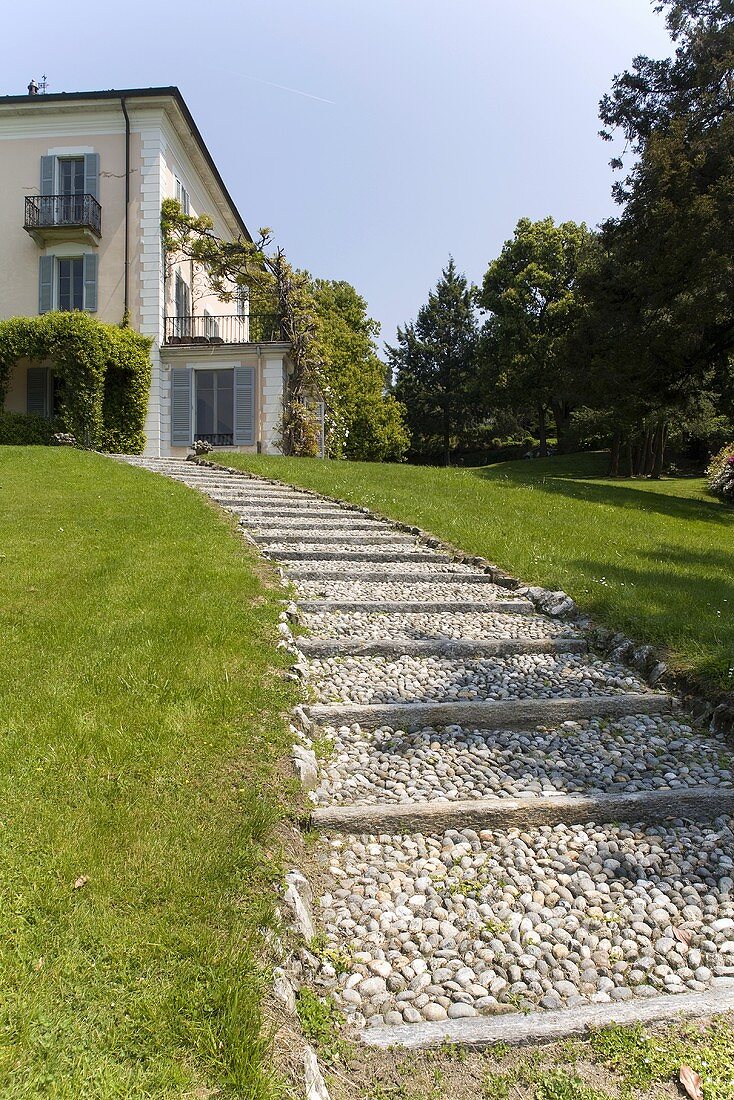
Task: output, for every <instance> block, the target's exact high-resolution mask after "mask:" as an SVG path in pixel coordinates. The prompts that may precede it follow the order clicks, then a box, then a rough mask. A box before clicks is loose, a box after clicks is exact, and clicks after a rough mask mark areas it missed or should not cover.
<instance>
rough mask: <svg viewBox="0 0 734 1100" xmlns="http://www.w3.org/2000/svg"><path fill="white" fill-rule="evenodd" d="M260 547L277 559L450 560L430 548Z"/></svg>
mask: <svg viewBox="0 0 734 1100" xmlns="http://www.w3.org/2000/svg"><path fill="white" fill-rule="evenodd" d="M260 549H261V550H262V552H263V554H266V555H267V556H268V557H271V558H276V559H277V560H278V561H375V562H380V563H382V564H384V565H387V564H389V563H390V562H409V561H424V562H436V563H438V562H440V563H441V564H444V565H445V564H446V563H448V562H449V561H450V560H451V559H450V558H449V557H448V556H447V555H445V554H444V555H441V554H435V553H434V552H433V551H431V550H386V551H385V552H384V553H378V552H377V551H376V550H375V551H370V550H356V551H354V552H352V551H351V550H350V551H342V550H273V549H272V548H270V549H267V548H265V547H263V546H261V547H260Z"/></svg>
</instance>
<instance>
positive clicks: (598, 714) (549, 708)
mask: <svg viewBox="0 0 734 1100" xmlns="http://www.w3.org/2000/svg"><path fill="white" fill-rule="evenodd" d="M675 706H676V701H675V700H674V699H673V698H672V697H671V696H670V695H664V694H662V693H661V694H657V693H655V692H646V693H644V694H643V693H638V692H624V693H622V692H620V693H619V694H615V695H593V696H591V697H589V698H584V699H572V698H560V699H558V698H557V699H499V700H496V699H487V700H481V701H473V702H456V703H440V702H425V703H375V704H369V703H312V704H310V705H309V706H306V707H304V708H303V709H304V711H305V713H306V715H307V716H308V718H309V719H310V720H311V721H312V722H315V723H317V724H318V725H327V726H351V725H352V724H353V723H355V722H356V723H358V724H359V725H360V726H362V728H363V729H379V728H380V727H381V726H389V727H390V728H392V729H399V730H405V731H406V732H413V731H415V730H420V729H426V728H428V727H435V726H465V727H469V728H470V729H520V730H528V729H534V728H535V727H536V726H539V725H544V724H548V725H560V724H561V722H565V721H575V720H577V719H579V718H622V717H627V716H629V715H638V714H639V715H643V714H670V713H671V711H672V710H673V709H674V707H675Z"/></svg>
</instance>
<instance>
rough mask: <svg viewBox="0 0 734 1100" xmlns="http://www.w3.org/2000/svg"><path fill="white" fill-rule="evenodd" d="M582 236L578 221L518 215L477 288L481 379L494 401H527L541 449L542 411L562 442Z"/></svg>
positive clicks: (570, 392)
mask: <svg viewBox="0 0 734 1100" xmlns="http://www.w3.org/2000/svg"><path fill="white" fill-rule="evenodd" d="M590 241H591V234H590V233H589V230H588V229H587V228H586V226H585V225H576V223H575V222H563V223H562V224H561V225H556V224H555V222H554V221H553V218H544V219H543V220H542V221H538V222H532V221H530V219H529V218H522V219H521V220H520V221H519V222H518V224H517V227H516V229H515V235H514V237H513V238H512V240H509V241H506V242H505V245H504V247H503V249H502V252H501V253H500V255H499V256H498V257H497V259H496V260H494V261H493V262H492V263H491V264H490V265H489V268H488V269H487V273H486V275H485V276H484V282H483V284H482V289H481V291H480V294H479V301H480V303H481V305H482V306H483V307H484V309H486V310H487V311H488V312H489V314H490V317H489V319H488V321H487V323H486V325H485V327H484V332H483V339H482V349H483V354H482V359H483V374H484V379H485V384H486V386H487V388H488V389H492V390H493V391H494V393H495V395H496V396H499V398H500V403H502V404H506V405H509V406H510V407H518V406H520V405H527V404H534V405H535V409H536V412H537V419H538V430H539V436H540V453H541V455H545V454H547V429H546V424H547V414H548V411H549V410H550V411H552V413H553V416H554V418H555V422H556V431H557V435H558V440H559V446H560V447H561V448H562V447H563V443H564V435H565V433H566V431H567V429H568V424H569V421H570V417H571V411H572V408H573V405H574V402H575V400H576V386H575V380H574V372H573V370H572V363H573V360H572V354H571V337H572V334H573V332H574V329H575V326H576V325H577V323H578V319H579V316H580V312H581V304H580V300H579V296H578V293H577V280H578V272H579V265H580V263H581V258H582V254H583V251H584V249H585V248H586V247H587V246H588V245H589V243H590Z"/></svg>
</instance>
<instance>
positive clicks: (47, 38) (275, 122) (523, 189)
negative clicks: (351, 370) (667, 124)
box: [0, 0, 671, 341]
mask: <svg viewBox="0 0 734 1100" xmlns="http://www.w3.org/2000/svg"><path fill="white" fill-rule="evenodd" d="M2 9H3V34H2V40H0V93H2V94H19V93H23V92H24V91H25V89H26V85H27V84H28V82H29V80H30V79H31V78H32V77H35V78H36V79H37V80H40V78H41V75H42V74H43V73H44V72H45V73H46V74H47V76H48V81H49V91H52V92H62V91H67V92H69V91H88V90H91V89H95V90H96V89H107V88H123V87H148V86H152V85H168V84H177V85H178V86H179V88H180V89H181V91H182V92H183V95H184V97H185V99H186V101H187V102H188V105H189V107H190V108H191V111H192V113H193V115H194V117H195V119H196V120H197V123H198V125H199V128H200V130H201V132H202V134H203V136H204V139H205V141H206V142H207V144H208V145H209V148H210V150H211V152H212V154H213V156H214V159H215V160H216V162H217V164H218V166H219V168H220V171H221V173H222V175H223V177H224V179H225V181H226V183H227V185H228V187H229V189H230V191H231V193H232V195H233V197H234V199H235V201H236V202H237V204H238V206H239V208H240V211H241V213H242V214H243V216H244V219H245V221H246V222H247V224H248V225H249V226H250V229H251V230H252V231H253V232H254V231H255V230H256V229H257V228H258V227H260V226H261V225H269V226H271V227H272V228H273V229H274V230H275V231H276V232H277V238H278V240H279V242H280V243H282V244H283V246H284V247H285V248H286V251H287V252H288V255H289V257H290V259H291V260H292V261H293V262H294V263H295V264H297V265H298V266H299V267H307V268H308V269H309V270H310V271H311V272H313V273H314V274H316V275H320V276H324V277H326V278H343V279H347V280H348V281H349V282H351V283H353V284H354V285H355V286H356V287H357V288H358V290H359V291H360V292H361V293H362V294H363V295H364V296H365V297H366V299H367V301H368V303H369V307H370V312H371V314H372V315H373V316H374V317H376V318H377V319H378V320H379V321H380V322H381V323H382V336H383V338H384V339H386V340H388V341H392V340H394V337H395V327H396V325H397V324H400V323H403V322H404V321H407V320H410V319H412V318H413V317H414V316H415V313H416V310H417V309H418V307H419V306H420V305H421V303H422V302H424V301H425V298H426V295H427V293H428V290H429V289H430V288H431V287H432V286H433V285H434V284H435V282H436V280H437V278H438V276H439V274H440V270H441V267H442V266H443V265H444V264H445V263H446V260H447V258H448V255H449V253H452V254H453V256H454V258H455V260H456V263H457V265H458V266H459V267H460V268H461V269H463V270H464V271H466V272H467V274H468V275H469V277H470V278H471V279H472V280H474V281H480V280H481V277H482V275H483V273H484V270H485V269H486V266H487V263H488V262H489V261H490V260H491V259H493V258H494V257H495V256H496V255H497V253H498V252H499V249H500V248H501V246H502V243H503V241H504V240H505V239H506V238H507V237H509V236H511V235H512V231H513V228H514V226H515V223H516V222H517V220H518V218H520V217H523V216H528V217H531V218H534V219H535V218H541V217H544V216H546V215H547V214H552V215H553V217H555V218H556V219H557V220H564V219H569V218H571V219H574V220H576V221H582V220H583V221H586V222H587V223H589V224H591V225H595V224H597V223H598V222H599V221H600V220H601V219H603V218H604V217H605V216H607V215H608V214H609V213H610V212H611V210H612V209H613V203H612V201H611V198H610V187H611V183H612V173H611V170H610V169H609V167H608V161H609V157H610V147H609V146H608V145H606V144H604V143H603V142H602V141H601V139H600V138H598V137H597V132H598V130H599V122H598V119H597V103H598V100H599V98H600V96H601V95H602V94H603V93H604V92H605V91H606V90H607V89H608V88H609V86H610V82H611V79H612V76H613V75H614V74H615V73H616V72H619V71H620V70H622V69H623V68H626V67H628V66H629V63H630V61H631V60H632V58H633V57H634V55H635V54H638V53H647V54H649V55H651V56H664V55H665V54H667V53H668V52H669V51H670V48H671V47H670V42H669V39H668V36H667V33H666V31H665V26H664V23H663V20H662V17H661V16H659V15H656V14H655V13H654V12H653V10H652V5H651V3H650V2H649V0H442V2H439V0H260V2H257V3H256V2H252V0H230V2H228V3H224V2H222V0H197V2H196V3H191V0H178V2H177V3H166V4H165V5H164V4H162V3H160V0H125V3H124V4H117V3H114V4H110V5H108V6H105V5H96V6H95V5H93V4H90V3H89V0H85V2H83V3H82V2H81V0H63V3H58V2H54V3H51V2H50V0H36V2H35V3H33V4H31V5H30V6H29V5H23V4H21V3H11V0H5V3H4V4H3V5H2ZM273 85H282V86H283V87H274V86H273ZM286 88H287V89H294V91H288V90H284V89H286ZM299 93H301V94H299Z"/></svg>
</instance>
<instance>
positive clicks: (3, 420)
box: [0, 412, 54, 447]
mask: <svg viewBox="0 0 734 1100" xmlns="http://www.w3.org/2000/svg"><path fill="white" fill-rule="evenodd" d="M53 434H54V425H53V423H52V422H51V421H50V420H46V418H45V417H44V416H37V415H36V414H35V413H14V412H0V446H6V447H7V446H10V447H47V446H48V445H49V443H50V442H51V437H52V436H53Z"/></svg>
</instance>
